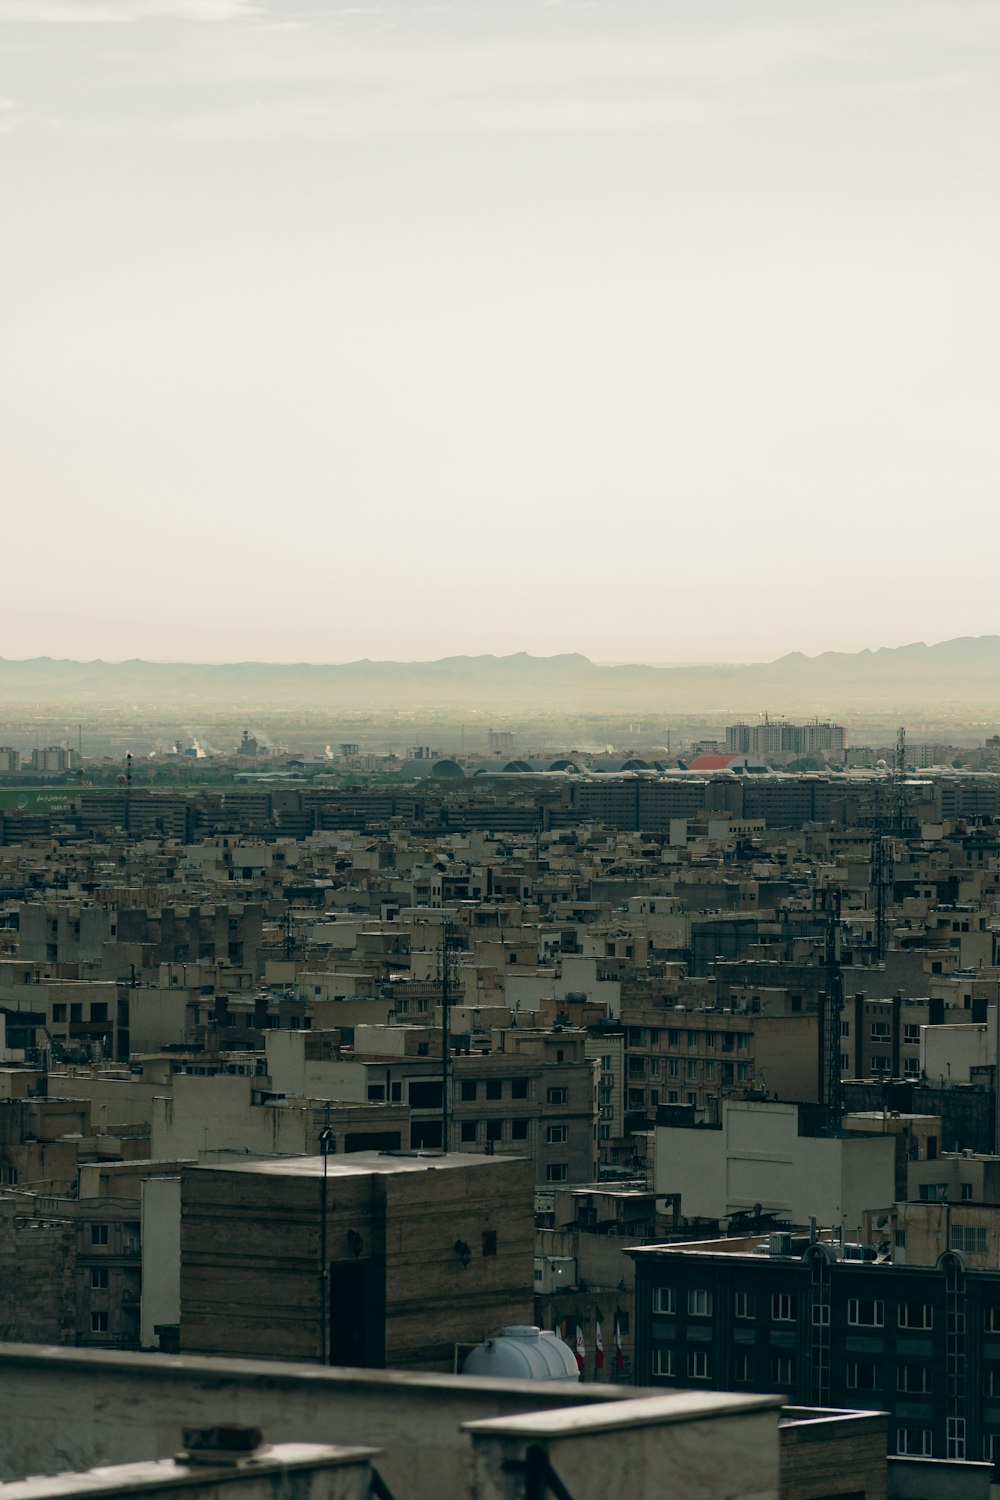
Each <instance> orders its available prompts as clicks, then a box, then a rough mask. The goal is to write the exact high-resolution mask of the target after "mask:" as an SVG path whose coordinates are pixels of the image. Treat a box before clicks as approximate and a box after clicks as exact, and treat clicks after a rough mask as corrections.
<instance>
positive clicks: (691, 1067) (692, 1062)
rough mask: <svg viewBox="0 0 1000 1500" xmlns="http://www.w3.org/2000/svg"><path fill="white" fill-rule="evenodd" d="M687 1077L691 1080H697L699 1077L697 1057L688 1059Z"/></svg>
mask: <svg viewBox="0 0 1000 1500" xmlns="http://www.w3.org/2000/svg"><path fill="white" fill-rule="evenodd" d="M687 1076H688V1077H689V1078H697V1077H698V1059H697V1058H696V1057H689V1058H688V1062H687Z"/></svg>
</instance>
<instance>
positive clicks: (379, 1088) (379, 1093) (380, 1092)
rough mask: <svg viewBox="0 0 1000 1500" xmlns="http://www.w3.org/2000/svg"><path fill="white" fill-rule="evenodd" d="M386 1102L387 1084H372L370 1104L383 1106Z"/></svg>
mask: <svg viewBox="0 0 1000 1500" xmlns="http://www.w3.org/2000/svg"><path fill="white" fill-rule="evenodd" d="M384 1100H385V1084H384V1083H370V1084H369V1085H368V1103H369V1104H382V1103H383V1102H384Z"/></svg>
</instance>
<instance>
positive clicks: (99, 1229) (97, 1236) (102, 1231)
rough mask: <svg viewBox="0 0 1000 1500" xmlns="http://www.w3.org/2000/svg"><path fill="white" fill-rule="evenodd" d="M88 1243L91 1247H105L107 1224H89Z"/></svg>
mask: <svg viewBox="0 0 1000 1500" xmlns="http://www.w3.org/2000/svg"><path fill="white" fill-rule="evenodd" d="M90 1243H91V1244H92V1245H106V1244H107V1243H108V1226H107V1224H91V1226H90Z"/></svg>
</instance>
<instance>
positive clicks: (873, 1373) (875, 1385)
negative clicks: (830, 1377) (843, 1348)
mask: <svg viewBox="0 0 1000 1500" xmlns="http://www.w3.org/2000/svg"><path fill="white" fill-rule="evenodd" d="M847 1389H848V1390H849V1391H880V1390H881V1389H882V1371H881V1369H880V1367H879V1364H878V1362H877V1360H874V1359H849V1360H848V1361H847Z"/></svg>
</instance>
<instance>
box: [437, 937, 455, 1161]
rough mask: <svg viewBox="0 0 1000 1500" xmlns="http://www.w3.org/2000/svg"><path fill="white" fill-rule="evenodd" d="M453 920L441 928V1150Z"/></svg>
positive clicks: (446, 1112)
mask: <svg viewBox="0 0 1000 1500" xmlns="http://www.w3.org/2000/svg"><path fill="white" fill-rule="evenodd" d="M451 945H452V934H451V922H450V921H449V920H448V919H447V917H446V918H445V920H444V925H443V927H442V929H441V952H440V955H439V959H438V963H439V973H440V978H441V1150H442V1151H447V1150H448V1133H449V1126H450V1112H451V1100H450V1098H449V1096H448V1089H449V1084H450V1081H451Z"/></svg>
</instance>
